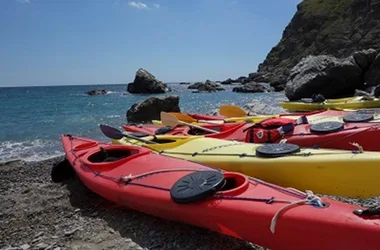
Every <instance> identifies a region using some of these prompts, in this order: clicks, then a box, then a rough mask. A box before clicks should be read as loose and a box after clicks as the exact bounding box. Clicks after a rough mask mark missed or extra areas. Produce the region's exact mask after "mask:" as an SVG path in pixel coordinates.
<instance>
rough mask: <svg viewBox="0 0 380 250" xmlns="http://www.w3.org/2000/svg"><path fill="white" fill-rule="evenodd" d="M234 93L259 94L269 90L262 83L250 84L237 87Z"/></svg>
mask: <svg viewBox="0 0 380 250" xmlns="http://www.w3.org/2000/svg"><path fill="white" fill-rule="evenodd" d="M232 91H233V92H242V93H257V92H261V93H263V92H267V91H268V89H267V88H266V87H264V86H263V85H262V84H260V83H256V82H250V83H246V84H244V85H243V86H239V87H235V88H233V89H232Z"/></svg>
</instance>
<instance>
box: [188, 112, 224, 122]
mask: <svg viewBox="0 0 380 250" xmlns="http://www.w3.org/2000/svg"><path fill="white" fill-rule="evenodd" d="M187 115H189V116H191V117H193V118H194V119H196V120H209V121H210V120H223V119H225V118H226V117H225V116H223V115H205V114H192V113H190V114H187Z"/></svg>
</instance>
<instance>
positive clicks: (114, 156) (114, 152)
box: [88, 147, 139, 163]
mask: <svg viewBox="0 0 380 250" xmlns="http://www.w3.org/2000/svg"><path fill="white" fill-rule="evenodd" d="M137 153H139V151H138V150H131V149H128V148H126V149H112V148H111V149H107V150H105V149H104V148H102V147H100V150H99V151H98V152H96V153H94V154H92V155H91V156H89V157H88V161H89V162H92V163H101V162H114V161H118V160H121V159H124V158H126V157H129V156H131V155H134V154H137Z"/></svg>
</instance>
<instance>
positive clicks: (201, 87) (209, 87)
mask: <svg viewBox="0 0 380 250" xmlns="http://www.w3.org/2000/svg"><path fill="white" fill-rule="evenodd" d="M188 89H196V90H197V91H193V93H200V92H216V91H222V90H224V88H223V87H222V86H221V85H220V84H218V83H216V82H212V81H210V80H206V82H205V83H201V82H197V83H194V84H192V85H190V86H189V87H188Z"/></svg>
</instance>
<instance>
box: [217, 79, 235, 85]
mask: <svg viewBox="0 0 380 250" xmlns="http://www.w3.org/2000/svg"><path fill="white" fill-rule="evenodd" d="M233 82H234V80H232V79H231V78H228V79H227V80H225V81H223V82H221V83H220V84H223V85H227V84H232V83H233Z"/></svg>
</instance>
